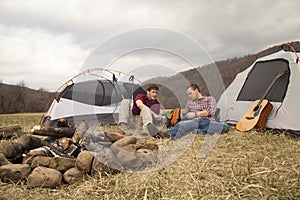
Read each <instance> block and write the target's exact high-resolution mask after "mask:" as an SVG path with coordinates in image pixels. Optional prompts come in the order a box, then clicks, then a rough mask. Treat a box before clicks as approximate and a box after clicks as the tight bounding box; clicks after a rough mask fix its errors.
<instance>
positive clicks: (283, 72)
mask: <svg viewBox="0 0 300 200" xmlns="http://www.w3.org/2000/svg"><path fill="white" fill-rule="evenodd" d="M287 73H288V72H287V70H283V71H281V72H280V73H279V74H278V75H277V76H276V79H279V78H282V77H285V75H287Z"/></svg>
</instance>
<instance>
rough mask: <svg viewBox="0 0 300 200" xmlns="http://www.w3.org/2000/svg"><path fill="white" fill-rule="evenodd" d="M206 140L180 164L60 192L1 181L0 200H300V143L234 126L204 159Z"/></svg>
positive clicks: (24, 118) (17, 119) (22, 120)
mask: <svg viewBox="0 0 300 200" xmlns="http://www.w3.org/2000/svg"><path fill="white" fill-rule="evenodd" d="M40 116H41V114H26V115H25V114H24V115H0V125H8V124H20V125H21V126H22V127H23V129H24V130H30V129H31V128H32V127H33V126H34V125H37V124H38V123H39V121H40ZM205 139H206V138H205V137H204V136H202V135H197V136H196V137H195V140H194V141H193V143H192V144H191V146H189V147H188V148H187V150H186V151H185V152H184V154H183V155H182V156H181V157H180V159H178V160H177V161H175V162H174V163H172V164H171V165H168V166H166V167H165V168H163V169H161V170H158V171H154V172H144V173H119V174H115V175H109V176H102V177H97V178H96V177H86V179H84V180H82V181H81V182H78V183H76V184H72V185H63V186H61V187H59V188H55V189H49V188H34V189H29V188H27V187H26V184H24V183H19V184H10V183H1V182H0V199H295V200H296V199H300V140H299V139H294V138H290V137H288V136H285V135H284V134H273V133H271V132H256V131H252V132H248V133H242V132H238V131H236V130H235V129H234V128H233V127H232V128H231V131H230V132H229V133H227V134H224V135H221V136H220V138H219V139H218V141H217V143H216V145H215V146H214V148H213V150H212V151H211V152H210V153H209V154H208V156H206V157H205V158H201V157H199V150H200V147H201V146H202V144H203V141H204V140H205Z"/></svg>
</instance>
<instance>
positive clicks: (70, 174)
mask: <svg viewBox="0 0 300 200" xmlns="http://www.w3.org/2000/svg"><path fill="white" fill-rule="evenodd" d="M83 178H84V176H83V173H82V172H81V171H79V170H78V169H77V168H76V167H74V168H71V169H68V170H67V171H66V172H65V173H64V174H63V180H64V182H66V183H68V184H71V183H74V182H77V181H80V180H82V179H83Z"/></svg>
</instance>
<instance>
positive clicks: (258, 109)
mask: <svg viewBox="0 0 300 200" xmlns="http://www.w3.org/2000/svg"><path fill="white" fill-rule="evenodd" d="M286 73H287V71H286V70H284V71H282V72H280V73H279V74H278V75H277V76H276V77H275V78H274V80H273V81H272V83H271V84H270V85H269V87H268V89H267V90H266V91H265V93H264V94H263V95H262V97H261V98H260V99H259V100H256V101H254V103H253V104H252V106H251V107H250V109H249V110H248V111H247V113H246V114H245V115H244V116H243V117H242V118H241V119H240V120H239V121H238V123H237V124H236V129H237V130H239V131H249V130H251V129H252V128H256V129H262V128H264V127H265V124H266V120H267V117H268V115H269V114H270V112H271V111H272V109H273V106H272V104H271V103H270V102H269V100H267V99H265V98H266V96H267V94H268V93H269V92H270V90H271V89H272V87H273V86H274V84H275V82H276V81H277V80H278V79H279V78H281V77H283V76H285V75H286Z"/></svg>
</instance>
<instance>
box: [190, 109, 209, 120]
mask: <svg viewBox="0 0 300 200" xmlns="http://www.w3.org/2000/svg"><path fill="white" fill-rule="evenodd" d="M207 116H208V111H207V110H202V111H197V112H188V113H187V114H186V115H185V118H187V119H195V118H197V117H207Z"/></svg>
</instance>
